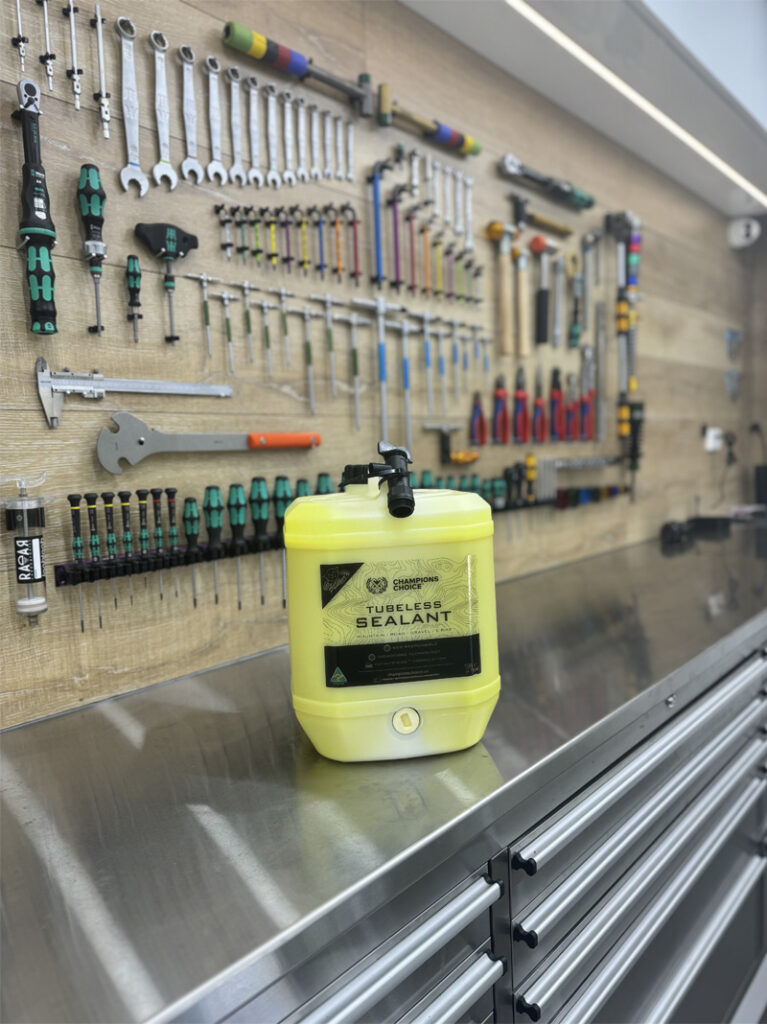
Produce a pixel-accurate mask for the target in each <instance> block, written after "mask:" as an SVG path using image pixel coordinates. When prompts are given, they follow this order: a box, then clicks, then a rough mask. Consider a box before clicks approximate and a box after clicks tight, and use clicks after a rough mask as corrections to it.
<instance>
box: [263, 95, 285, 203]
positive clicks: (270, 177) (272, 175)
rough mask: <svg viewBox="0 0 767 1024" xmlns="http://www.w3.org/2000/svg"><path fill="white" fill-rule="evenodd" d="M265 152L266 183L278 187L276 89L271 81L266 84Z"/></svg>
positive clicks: (280, 180)
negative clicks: (266, 160)
mask: <svg viewBox="0 0 767 1024" xmlns="http://www.w3.org/2000/svg"><path fill="white" fill-rule="evenodd" d="M266 154H267V157H268V159H269V170H268V171H267V172H266V184H267V185H269V187H270V188H279V187H280V185H281V184H282V179H281V178H280V172H279V171H278V170H277V89H276V88H275V87H274V86H273V85H272V84H271V83H270V84H269V85H267V86H266Z"/></svg>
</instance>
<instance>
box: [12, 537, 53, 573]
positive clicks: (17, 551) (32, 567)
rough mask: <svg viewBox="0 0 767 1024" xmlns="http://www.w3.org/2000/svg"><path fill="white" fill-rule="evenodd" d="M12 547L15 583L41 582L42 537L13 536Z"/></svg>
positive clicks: (43, 562) (43, 571) (42, 568)
mask: <svg viewBox="0 0 767 1024" xmlns="http://www.w3.org/2000/svg"><path fill="white" fill-rule="evenodd" d="M13 548H14V556H15V566H16V582H17V583H42V582H43V581H44V580H45V559H44V557H43V538H42V537H14V538H13Z"/></svg>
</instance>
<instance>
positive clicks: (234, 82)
mask: <svg viewBox="0 0 767 1024" xmlns="http://www.w3.org/2000/svg"><path fill="white" fill-rule="evenodd" d="M224 77H225V78H226V80H227V82H228V83H229V126H230V131H231V136H232V166H231V167H230V168H229V180H230V181H231V182H232V184H234V183H235V182H237V184H238V185H239V186H240V188H242V186H243V185H245V184H247V181H248V179H247V178H246V177H245V170H244V168H243V166H242V118H241V117H240V72H239V71H238V70H237V68H227V69H226V71H225V72H224Z"/></svg>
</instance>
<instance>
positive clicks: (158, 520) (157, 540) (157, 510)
mask: <svg viewBox="0 0 767 1024" xmlns="http://www.w3.org/2000/svg"><path fill="white" fill-rule="evenodd" d="M151 494H152V507H153V510H154V531H153V534H152V539H153V540H154V557H155V561H156V563H157V570H158V571H157V582H158V583H159V585H160V600H161V601H162V600H163V590H162V563H163V535H162V487H153V488H152V490H151Z"/></svg>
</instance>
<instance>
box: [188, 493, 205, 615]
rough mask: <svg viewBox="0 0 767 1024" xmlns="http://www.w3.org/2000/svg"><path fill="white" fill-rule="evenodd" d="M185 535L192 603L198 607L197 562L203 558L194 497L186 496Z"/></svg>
mask: <svg viewBox="0 0 767 1024" xmlns="http://www.w3.org/2000/svg"><path fill="white" fill-rule="evenodd" d="M184 536H185V537H186V561H187V562H189V564H190V565H191V569H192V604H193V605H194V607H195V608H196V607H197V570H196V569H195V563H196V562H199V561H200V560H201V558H202V551H201V550H200V547H199V545H198V543H197V538H198V537H199V536H200V510H199V509H198V508H197V501H196V500H195V499H194V498H184Z"/></svg>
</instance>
